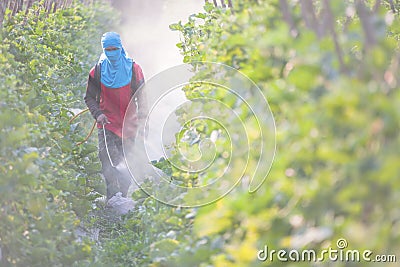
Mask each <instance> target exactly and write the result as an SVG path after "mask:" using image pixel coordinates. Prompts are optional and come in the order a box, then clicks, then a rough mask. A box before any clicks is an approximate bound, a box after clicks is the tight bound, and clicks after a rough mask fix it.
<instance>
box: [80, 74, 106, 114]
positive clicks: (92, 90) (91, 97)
mask: <svg viewBox="0 0 400 267" xmlns="http://www.w3.org/2000/svg"><path fill="white" fill-rule="evenodd" d="M99 97H100V88H98V85H97V83H96V81H95V79H94V68H92V70H91V71H90V74H89V78H88V82H87V87H86V95H85V97H84V99H85V103H86V106H87V107H88V108H89V111H90V113H91V114H92V116H93V118H95V120H97V119H98V117H99V116H100V115H102V114H103V112H102V111H101V110H100V106H99V102H98V98H99Z"/></svg>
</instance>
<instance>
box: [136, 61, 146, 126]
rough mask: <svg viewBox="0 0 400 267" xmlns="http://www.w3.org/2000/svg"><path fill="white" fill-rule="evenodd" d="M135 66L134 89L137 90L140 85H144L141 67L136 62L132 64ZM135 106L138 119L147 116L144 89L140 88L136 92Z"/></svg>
mask: <svg viewBox="0 0 400 267" xmlns="http://www.w3.org/2000/svg"><path fill="white" fill-rule="evenodd" d="M134 66H135V69H134V71H135V75H136V84H135V91H137V90H138V89H139V88H140V87H142V86H143V85H144V75H143V71H142V68H141V67H140V66H139V65H138V64H134ZM136 103H137V107H138V117H139V119H145V118H146V116H147V111H148V110H147V99H146V93H145V92H144V90H142V89H141V90H140V91H139V93H138V94H137V99H136Z"/></svg>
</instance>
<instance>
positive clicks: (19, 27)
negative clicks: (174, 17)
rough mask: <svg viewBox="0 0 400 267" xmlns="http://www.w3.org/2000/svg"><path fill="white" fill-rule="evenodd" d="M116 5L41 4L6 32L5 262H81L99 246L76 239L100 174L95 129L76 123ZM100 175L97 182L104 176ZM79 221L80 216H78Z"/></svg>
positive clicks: (1, 77) (0, 189) (0, 57)
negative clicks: (92, 140)
mask: <svg viewBox="0 0 400 267" xmlns="http://www.w3.org/2000/svg"><path fill="white" fill-rule="evenodd" d="M108 14H109V7H107V6H105V5H102V4H99V5H92V6H90V7H88V6H83V5H81V4H74V5H73V6H72V7H71V8H67V9H64V10H58V11H57V12H55V13H52V14H47V12H46V11H45V9H44V7H43V6H42V5H41V4H35V5H34V6H33V7H32V8H31V9H30V11H29V13H28V14H25V12H20V13H18V14H17V15H16V16H14V17H12V18H9V19H8V20H6V21H5V22H4V24H3V28H2V29H1V32H0V51H1V52H0V66H1V72H0V121H1V131H0V140H1V141H0V142H1V146H0V151H1V154H0V155H1V156H0V157H1V165H0V173H1V179H0V203H1V207H0V248H1V260H0V265H1V266H71V265H73V264H74V263H76V262H79V261H81V260H84V259H86V258H88V256H89V255H90V252H91V244H90V243H89V242H88V241H87V240H83V241H81V242H78V241H77V237H76V236H75V234H74V231H75V229H76V227H77V226H78V225H79V217H80V218H82V216H84V215H85V214H86V213H87V211H88V210H89V209H90V205H91V203H90V202H89V201H88V200H90V194H91V192H94V189H93V186H94V185H95V184H96V180H98V179H99V178H98V177H97V176H96V175H95V170H96V168H98V163H96V162H97V161H96V160H95V159H96V157H95V154H93V153H91V152H93V151H95V150H96V147H95V146H94V145H93V144H89V145H86V146H81V147H76V146H75V143H76V142H77V141H80V140H81V139H82V138H83V136H84V135H83V133H86V132H87V130H88V129H87V128H88V127H89V126H88V125H84V126H83V127H82V126H81V125H80V124H79V123H77V124H73V125H70V124H69V123H68V121H69V118H70V117H71V115H72V114H73V113H72V111H70V110H71V109H72V108H81V107H83V104H82V100H81V99H82V94H83V92H84V90H85V81H86V79H87V78H86V77H87V71H88V69H90V67H91V65H92V64H93V63H94V62H95V61H96V60H97V56H98V53H99V51H98V47H99V46H98V42H99V36H100V35H101V33H102V32H103V31H104V29H103V27H104V26H103V25H102V23H104V22H105V21H107V25H109V23H110V22H112V19H111V17H110V16H109V15H108ZM96 177H97V178H96ZM78 216H79V217H78Z"/></svg>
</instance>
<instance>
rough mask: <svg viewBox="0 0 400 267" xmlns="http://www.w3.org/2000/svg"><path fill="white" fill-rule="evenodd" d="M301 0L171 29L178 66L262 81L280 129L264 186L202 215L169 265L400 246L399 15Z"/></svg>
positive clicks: (250, 7)
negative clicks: (264, 253) (208, 65)
mask: <svg viewBox="0 0 400 267" xmlns="http://www.w3.org/2000/svg"><path fill="white" fill-rule="evenodd" d="M307 2H308V1H304V2H303V3H301V2H300V3H299V2H298V1H277V0H275V1H245V0H240V1H236V3H235V4H236V6H235V9H234V11H235V12H234V13H232V12H231V11H230V10H221V9H215V8H214V7H213V6H212V5H211V4H209V5H206V7H205V9H206V12H205V13H203V14H197V15H194V16H192V17H191V18H190V19H189V22H187V23H186V24H182V23H181V22H179V23H176V24H173V25H171V26H170V27H171V28H172V29H174V30H178V31H180V32H181V33H182V34H183V39H182V40H183V41H182V43H180V44H178V47H180V48H181V50H182V53H183V55H184V56H185V62H189V63H190V62H191V61H209V62H220V63H225V64H227V65H229V66H233V67H235V68H237V69H239V70H240V71H241V72H243V73H244V74H245V75H247V76H248V77H250V78H251V79H252V80H253V81H254V82H255V83H256V84H257V85H258V86H260V88H261V89H262V90H263V93H264V94H265V96H266V97H267V99H268V101H269V104H270V107H271V109H272V112H273V113H274V116H275V121H276V130H277V152H276V158H275V161H274V165H273V167H272V169H271V172H270V174H269V176H268V179H267V180H266V182H265V183H264V185H263V186H262V187H261V188H260V189H259V190H258V191H257V192H256V193H254V194H249V193H248V192H247V187H244V188H243V189H242V188H238V189H236V190H235V191H234V192H232V193H231V194H229V195H228V196H227V197H225V198H224V199H222V200H221V201H219V202H217V203H215V204H213V205H210V206H207V207H204V208H201V209H199V212H198V215H197V217H196V219H195V222H194V232H193V237H194V240H193V241H192V242H190V243H188V244H187V245H186V246H181V247H180V249H181V250H180V251H179V253H178V254H179V257H178V258H176V257H172V258H170V260H169V261H167V262H170V263H171V264H170V265H171V266H258V265H259V264H260V261H258V259H257V252H258V251H259V250H260V249H263V248H264V246H265V245H268V247H269V249H270V250H271V249H275V250H279V249H286V250H288V251H289V250H290V249H293V248H297V249H306V248H307V249H316V250H317V251H321V250H322V249H324V248H327V247H332V249H335V248H337V247H336V241H337V240H338V239H339V238H345V239H346V240H347V242H348V244H349V247H348V249H358V250H360V251H363V250H365V249H369V250H371V251H373V256H372V257H374V255H377V254H396V253H398V252H399V251H400V232H399V229H400V227H399V222H400V213H399V211H398V207H399V206H400V194H399V192H400V180H399V173H400V165H399V164H398V162H400V153H399V151H400V138H399V130H400V109H399V104H400V91H399V82H400V81H399V78H398V75H397V73H398V71H399V67H398V66H399V54H398V48H399V34H398V29H399V26H400V21H399V18H398V15H397V14H394V13H393V11H392V10H391V8H390V6H389V5H387V6H385V5H386V4H383V3H382V5H381V6H379V5H374V3H372V1H371V2H367V3H364V1H313V2H314V6H313V5H312V4H311V6H309V5H308V6H307ZM309 3H311V1H309ZM394 8H396V9H398V8H399V6H397V7H394ZM209 72H210V74H211V75H212V70H211V69H210V70H209ZM202 75H207V74H204V73H203V74H202ZM195 89H196V90H197V91H196V90H193V91H191V90H188V91H187V96H188V97H189V98H191V97H195V96H196V94H198V93H199V92H198V90H199V89H198V88H195ZM202 93H203V94H206V95H207V93H209V94H210V95H212V93H213V92H209V91H205V92H202ZM213 97H215V94H214V95H213ZM220 100H221V101H223V102H225V103H230V102H229V99H225V98H224V97H223V96H221V98H220ZM254 101H256V100H254ZM230 105H231V107H232V108H235V106H234V105H235V104H230ZM214 127H215V126H214ZM261 127H263V125H261ZM214 129H216V128H214ZM204 137H209V136H207V135H205V136H204ZM243 142H247V140H243ZM243 145H245V143H243ZM256 162H257V157H252V158H250V164H251V165H255V163H256ZM261 164H262V163H261ZM249 171H252V170H249ZM203 179H204V177H203ZM205 179H207V178H205ZM397 258H398V260H399V258H400V255H399V254H397ZM263 264H265V265H268V266H278V265H284V266H310V263H303V265H301V263H293V264H290V263H288V262H284V263H282V262H281V263H280V262H279V261H278V260H277V259H276V258H275V259H274V261H273V262H271V261H270V260H267V261H266V262H265V263H263ZM324 264H325V266H328V265H329V266H330V264H332V263H330V262H329V260H328V259H326V261H325V263H324ZM335 264H336V265H335V266H350V265H351V264H354V266H358V264H359V263H357V262H354V263H344V262H337V263H335ZM375 264H377V265H378V263H375ZM156 266H164V265H163V264H158V265H157V264H156ZM167 266H168V264H167Z"/></svg>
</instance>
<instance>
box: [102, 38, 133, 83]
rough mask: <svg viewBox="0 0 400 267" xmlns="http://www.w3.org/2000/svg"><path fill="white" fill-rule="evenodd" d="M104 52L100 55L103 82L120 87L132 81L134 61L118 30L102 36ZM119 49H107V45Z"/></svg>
mask: <svg viewBox="0 0 400 267" xmlns="http://www.w3.org/2000/svg"><path fill="white" fill-rule="evenodd" d="M101 45H102V47H103V54H102V55H101V56H100V60H99V63H100V64H101V82H102V83H103V84H104V85H105V86H106V87H108V88H120V87H122V86H125V85H127V84H129V83H130V82H131V79H132V63H133V60H132V59H131V58H129V57H128V56H127V55H126V53H125V50H124V48H123V46H122V43H121V37H120V36H119V34H118V33H116V32H107V33H105V34H103V36H102V38H101ZM110 46H113V47H117V48H119V49H117V50H112V51H107V50H105V48H107V47H110Z"/></svg>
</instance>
